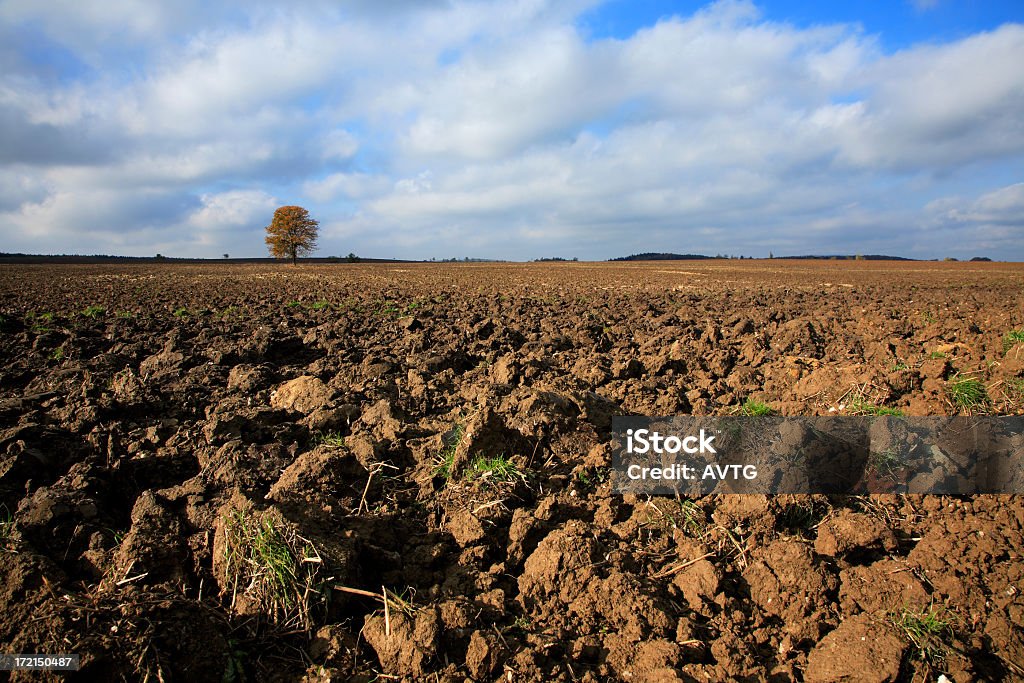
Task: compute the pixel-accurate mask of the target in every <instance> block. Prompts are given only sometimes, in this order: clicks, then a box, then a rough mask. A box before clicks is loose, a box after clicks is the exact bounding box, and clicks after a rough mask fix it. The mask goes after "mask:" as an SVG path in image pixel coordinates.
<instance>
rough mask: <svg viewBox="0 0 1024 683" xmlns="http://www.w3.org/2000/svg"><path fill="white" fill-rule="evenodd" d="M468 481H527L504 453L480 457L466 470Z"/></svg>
mask: <svg viewBox="0 0 1024 683" xmlns="http://www.w3.org/2000/svg"><path fill="white" fill-rule="evenodd" d="M466 479H467V480H469V481H473V480H475V479H490V480H491V481H515V480H516V479H523V480H525V479H526V475H524V474H523V472H522V471H521V470H520V469H519V468H518V467H516V465H515V463H513V462H512V461H511V460H510V459H509V458H508V457H507V456H506V455H505V454H504V453H502V454H500V455H496V456H484V455H481V456H478V457H477V458H476V459H474V460H473V462H472V463H470V465H469V468H468V469H467V470H466Z"/></svg>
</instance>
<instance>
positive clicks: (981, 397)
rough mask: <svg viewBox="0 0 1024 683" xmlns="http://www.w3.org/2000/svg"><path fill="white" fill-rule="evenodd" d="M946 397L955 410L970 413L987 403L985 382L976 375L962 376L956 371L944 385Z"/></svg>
mask: <svg viewBox="0 0 1024 683" xmlns="http://www.w3.org/2000/svg"><path fill="white" fill-rule="evenodd" d="M946 397H947V398H948V399H949V402H950V403H952V404H953V407H954V408H956V409H957V410H960V411H963V412H965V413H967V414H971V413H973V412H974V411H976V410H980V409H983V408H985V407H986V406H987V405H988V404H989V397H988V391H987V390H986V389H985V384H984V383H983V382H982V381H981V380H980V379H978V378H977V377H964V376H961V375H960V374H959V373H957V374H956V375H955V376H954V377H953V378H952V379H950V380H949V384H947V385H946Z"/></svg>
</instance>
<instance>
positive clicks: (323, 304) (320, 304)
mask: <svg viewBox="0 0 1024 683" xmlns="http://www.w3.org/2000/svg"><path fill="white" fill-rule="evenodd" d="M330 307H331V303H330V302H329V301H324V300H323V299H321V300H320V301H317V302H316V303H314V304H313V305H312V306H310V308H312V309H313V310H314V311H322V310H324V309H326V308H330Z"/></svg>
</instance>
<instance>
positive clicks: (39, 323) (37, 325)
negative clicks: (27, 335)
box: [25, 311, 55, 334]
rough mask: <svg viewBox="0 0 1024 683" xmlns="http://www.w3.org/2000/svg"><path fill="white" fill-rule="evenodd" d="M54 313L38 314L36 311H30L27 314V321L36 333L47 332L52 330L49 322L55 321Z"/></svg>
mask: <svg viewBox="0 0 1024 683" xmlns="http://www.w3.org/2000/svg"><path fill="white" fill-rule="evenodd" d="M54 317H55V316H54V315H53V313H42V314H40V315H36V313H35V311H29V312H28V313H26V314H25V322H27V323H29V327H30V328H31V330H32V331H33V332H35V333H36V334H46V333H47V332H49V331H50V327H49V323H52V322H53V319H54Z"/></svg>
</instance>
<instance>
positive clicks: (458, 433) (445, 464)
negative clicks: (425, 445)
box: [434, 424, 465, 481]
mask: <svg viewBox="0 0 1024 683" xmlns="http://www.w3.org/2000/svg"><path fill="white" fill-rule="evenodd" d="M463 436H465V428H464V427H463V426H462V425H461V424H456V425H455V427H453V428H452V430H451V432H449V433H448V435H447V436H446V437H445V439H444V448H443V449H442V450H441V453H440V454H439V455H438V456H437V464H436V466H435V467H434V475H435V476H438V477H442V478H443V479H444V480H445V481H448V480H450V479H451V478H452V475H453V474H454V472H452V467H453V466H454V464H455V451H457V450H458V449H459V444H460V443H462V437H463Z"/></svg>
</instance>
